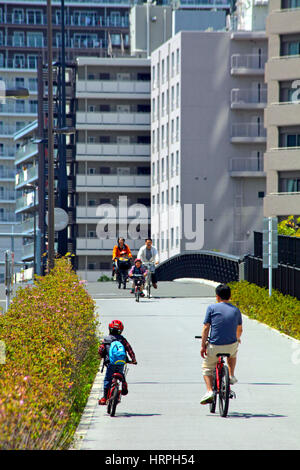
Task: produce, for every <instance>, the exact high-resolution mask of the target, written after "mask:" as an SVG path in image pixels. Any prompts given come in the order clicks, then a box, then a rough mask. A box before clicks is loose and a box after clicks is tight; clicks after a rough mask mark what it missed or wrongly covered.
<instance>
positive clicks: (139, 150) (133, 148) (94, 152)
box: [76, 142, 150, 161]
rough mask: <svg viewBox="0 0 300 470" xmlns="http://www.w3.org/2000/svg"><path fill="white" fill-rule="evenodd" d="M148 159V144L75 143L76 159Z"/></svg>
mask: <svg viewBox="0 0 300 470" xmlns="http://www.w3.org/2000/svg"><path fill="white" fill-rule="evenodd" d="M145 157H148V159H150V144H117V143H115V144H88V143H86V142H85V143H84V142H79V143H77V147H76V160H77V161H80V160H82V161H95V160H103V161H105V160H111V161H124V159H125V158H126V161H127V160H128V161H129V160H130V161H140V160H142V161H144V160H145Z"/></svg>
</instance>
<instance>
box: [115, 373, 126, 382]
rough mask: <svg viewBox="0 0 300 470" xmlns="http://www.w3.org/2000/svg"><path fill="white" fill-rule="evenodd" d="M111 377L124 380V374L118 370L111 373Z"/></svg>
mask: <svg viewBox="0 0 300 470" xmlns="http://www.w3.org/2000/svg"><path fill="white" fill-rule="evenodd" d="M113 378H114V379H118V380H121V382H123V380H124V376H123V375H122V374H120V372H115V373H114V374H113Z"/></svg>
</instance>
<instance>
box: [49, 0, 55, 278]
mask: <svg viewBox="0 0 300 470" xmlns="http://www.w3.org/2000/svg"><path fill="white" fill-rule="evenodd" d="M47 55H48V265H49V269H52V268H53V267H54V237H55V232H54V203H55V201H54V155H53V153H54V152H53V149H54V138H53V137H54V136H53V70H52V60H53V52H52V9H51V0H47Z"/></svg>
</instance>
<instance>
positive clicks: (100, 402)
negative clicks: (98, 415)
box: [98, 397, 106, 405]
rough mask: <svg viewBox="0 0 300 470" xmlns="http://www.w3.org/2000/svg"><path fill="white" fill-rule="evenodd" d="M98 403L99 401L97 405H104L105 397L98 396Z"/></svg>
mask: <svg viewBox="0 0 300 470" xmlns="http://www.w3.org/2000/svg"><path fill="white" fill-rule="evenodd" d="M98 403H99V405H106V398H105V397H102V398H100V400H99V401H98Z"/></svg>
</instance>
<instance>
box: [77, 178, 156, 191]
mask: <svg viewBox="0 0 300 470" xmlns="http://www.w3.org/2000/svg"><path fill="white" fill-rule="evenodd" d="M76 189H77V192H105V191H109V192H120V191H126V192H128V193H131V192H147V193H148V192H150V175H149V176H148V175H147V176H144V175H80V174H79V175H77V176H76Z"/></svg>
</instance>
